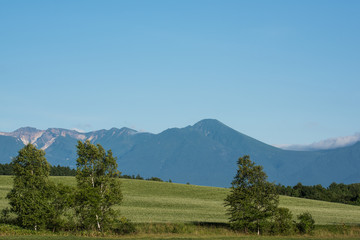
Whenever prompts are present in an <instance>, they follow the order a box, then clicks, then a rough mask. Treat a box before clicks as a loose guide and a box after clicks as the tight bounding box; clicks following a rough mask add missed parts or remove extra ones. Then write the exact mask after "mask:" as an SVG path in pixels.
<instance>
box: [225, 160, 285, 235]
mask: <svg viewBox="0 0 360 240" xmlns="http://www.w3.org/2000/svg"><path fill="white" fill-rule="evenodd" d="M237 164H238V170H237V173H236V175H235V177H234V181H233V182H232V187H231V193H230V194H229V195H228V196H227V198H226V199H225V206H228V207H229V209H228V213H229V214H230V224H231V226H232V227H233V228H234V229H235V230H243V231H244V232H248V231H257V232H258V234H259V233H260V230H261V226H262V225H264V221H266V220H267V219H268V218H269V217H271V216H272V215H274V212H275V211H276V209H277V206H278V203H279V196H278V195H277V193H276V189H275V186H274V184H272V183H269V182H267V181H266V179H267V176H266V174H265V173H264V172H263V168H262V166H255V163H254V162H252V161H251V160H250V157H249V156H244V157H242V158H239V160H238V162H237Z"/></svg>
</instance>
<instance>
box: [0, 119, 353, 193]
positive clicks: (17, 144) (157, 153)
mask: <svg viewBox="0 0 360 240" xmlns="http://www.w3.org/2000/svg"><path fill="white" fill-rule="evenodd" d="M79 140H80V141H84V140H90V141H91V142H92V143H94V144H101V145H102V146H103V147H104V148H105V149H106V150H107V149H111V150H112V152H113V154H114V156H116V157H117V162H118V165H119V170H120V171H121V172H123V173H124V174H135V175H136V174H140V175H141V176H143V177H152V176H155V177H160V178H162V179H163V180H168V179H171V180H172V181H173V182H179V183H187V182H189V183H191V184H197V185H206V186H218V187H229V186H230V183H231V181H232V179H233V177H234V175H235V173H236V168H237V166H236V162H237V159H238V158H239V157H241V156H243V155H250V158H251V160H253V161H254V162H255V163H256V164H259V165H262V166H263V167H264V171H265V172H266V173H267V175H268V176H269V180H270V181H274V182H275V183H281V184H283V185H295V184H297V183H298V182H301V183H302V184H304V185H315V184H322V185H323V186H327V185H329V184H331V183H332V182H337V183H346V184H349V183H355V182H360V171H359V170H360V142H356V143H355V144H353V145H351V146H346V147H341V148H336V149H329V150H318V151H293V150H284V149H280V148H277V147H274V146H271V145H268V144H265V143H263V142H260V141H258V140H256V139H254V138H251V137H249V136H247V135H244V134H242V133H240V132H238V131H236V130H234V129H232V128H230V127H228V126H226V125H224V124H223V123H221V122H219V121H218V120H214V119H205V120H202V121H200V122H198V123H196V124H194V125H193V126H187V127H185V128H171V129H167V130H165V131H163V132H161V133H159V134H152V133H145V132H137V131H135V130H133V129H129V128H121V129H118V128H112V129H110V130H99V131H93V132H89V133H80V132H77V131H74V130H67V129H61V128H49V129H47V130H38V129H35V128H31V127H25V128H20V129H18V130H16V131H14V132H10V133H5V132H0V163H9V162H10V161H11V158H12V157H15V156H16V155H17V152H18V150H20V149H21V148H22V147H23V146H24V145H25V144H27V143H33V144H35V145H36V146H37V147H38V148H39V149H43V150H45V152H46V158H47V160H48V161H49V162H50V164H52V165H58V164H59V165H62V166H70V167H75V166H76V158H77V156H76V144H77V141H79Z"/></svg>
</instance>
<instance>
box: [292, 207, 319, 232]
mask: <svg viewBox="0 0 360 240" xmlns="http://www.w3.org/2000/svg"><path fill="white" fill-rule="evenodd" d="M297 218H298V220H299V222H298V223H297V224H296V227H297V229H298V230H299V232H300V233H301V234H306V233H311V232H312V231H313V230H314V229H315V220H314V219H313V217H312V215H311V214H310V213H309V212H305V213H302V214H300V215H298V216H297Z"/></svg>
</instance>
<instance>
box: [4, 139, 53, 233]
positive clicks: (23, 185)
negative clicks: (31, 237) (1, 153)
mask: <svg viewBox="0 0 360 240" xmlns="http://www.w3.org/2000/svg"><path fill="white" fill-rule="evenodd" d="M12 165H13V171H14V174H15V177H14V185H13V188H12V189H11V191H10V192H9V194H8V195H7V198H8V199H9V203H10V206H11V208H10V211H11V212H13V213H15V214H16V215H17V221H18V223H19V225H20V226H23V227H25V228H30V229H34V230H38V229H40V228H42V227H45V226H46V223H47V221H48V219H49V216H50V215H51V214H52V205H51V201H50V194H49V193H50V191H49V189H50V185H49V181H48V176H49V172H50V165H49V164H48V162H47V161H46V158H45V152H44V151H42V150H38V149H36V147H35V146H34V145H32V144H28V145H26V146H25V147H24V148H22V149H21V150H20V151H19V154H18V156H17V157H16V158H14V159H13V160H12Z"/></svg>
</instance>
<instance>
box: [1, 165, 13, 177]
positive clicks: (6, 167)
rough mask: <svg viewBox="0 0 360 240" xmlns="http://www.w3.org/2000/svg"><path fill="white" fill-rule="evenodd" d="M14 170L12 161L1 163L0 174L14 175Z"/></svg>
mask: <svg viewBox="0 0 360 240" xmlns="http://www.w3.org/2000/svg"><path fill="white" fill-rule="evenodd" d="M13 174H14V173H13V170H12V164H11V163H5V164H1V163H0V175H13Z"/></svg>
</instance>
